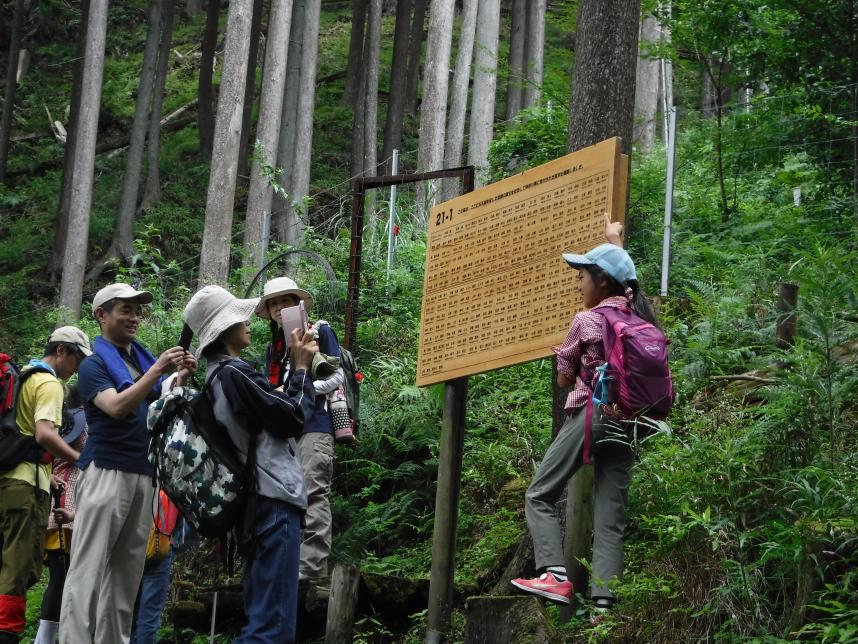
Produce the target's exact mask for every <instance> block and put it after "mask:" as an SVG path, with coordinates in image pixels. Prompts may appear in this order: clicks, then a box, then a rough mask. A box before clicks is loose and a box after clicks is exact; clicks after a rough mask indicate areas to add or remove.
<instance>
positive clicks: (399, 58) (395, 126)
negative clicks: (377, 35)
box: [381, 0, 413, 173]
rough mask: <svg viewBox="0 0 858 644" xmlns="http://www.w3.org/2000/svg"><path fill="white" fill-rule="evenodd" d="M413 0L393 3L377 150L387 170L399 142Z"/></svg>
mask: <svg viewBox="0 0 858 644" xmlns="http://www.w3.org/2000/svg"><path fill="white" fill-rule="evenodd" d="M412 5H413V0H400V1H399V2H398V3H397V4H396V28H395V31H394V34H393V62H392V64H391V67H390V92H389V93H388V95H387V117H386V118H385V121H384V148H383V149H382V152H381V159H382V163H384V164H385V167H384V170H383V172H385V173H388V172H390V171H391V162H392V161H391V157H392V156H393V151H394V150H396V149H398V148H399V147H400V146H401V145H402V121H403V118H404V117H405V84H406V80H407V78H406V71H407V69H408V33H409V31H410V29H411V7H412Z"/></svg>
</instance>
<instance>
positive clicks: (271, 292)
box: [256, 277, 313, 320]
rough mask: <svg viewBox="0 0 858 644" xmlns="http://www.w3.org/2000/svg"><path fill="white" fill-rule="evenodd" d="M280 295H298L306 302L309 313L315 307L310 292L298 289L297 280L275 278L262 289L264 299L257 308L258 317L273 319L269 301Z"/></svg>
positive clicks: (305, 305) (305, 306)
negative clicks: (269, 310)
mask: <svg viewBox="0 0 858 644" xmlns="http://www.w3.org/2000/svg"><path fill="white" fill-rule="evenodd" d="M278 295H297V296H298V299H300V300H301V301H302V302H304V308H305V309H307V310H308V311H309V310H310V308H312V306H313V296H312V295H310V291H305V290H304V289H303V288H298V285H297V284H296V283H295V280H293V279H291V278H288V277H275V278H274V279H273V280H268V281H267V282H265V286H264V287H263V289H262V298H261V299H260V300H259V305H258V306H257V307H256V315H258V316H259V317H261V318H264V319H266V320H270V319H271V315H270V314H269V313H268V300H271V299H273V298H275V297H277V296H278Z"/></svg>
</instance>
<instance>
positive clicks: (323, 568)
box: [298, 432, 334, 579]
mask: <svg viewBox="0 0 858 644" xmlns="http://www.w3.org/2000/svg"><path fill="white" fill-rule="evenodd" d="M298 450H299V451H300V453H301V466H302V468H303V470H304V482H305V484H306V485H307V514H306V516H305V517H304V530H303V531H302V532H301V566H300V569H299V578H300V579H319V578H325V577H327V576H328V555H329V554H330V553H331V498H330V497H331V478H332V477H333V475H334V437H333V436H332V435H331V434H325V433H322V432H309V433H307V434H303V435H302V436H301V437H300V438H299V439H298Z"/></svg>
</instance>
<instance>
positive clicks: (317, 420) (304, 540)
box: [256, 277, 345, 587]
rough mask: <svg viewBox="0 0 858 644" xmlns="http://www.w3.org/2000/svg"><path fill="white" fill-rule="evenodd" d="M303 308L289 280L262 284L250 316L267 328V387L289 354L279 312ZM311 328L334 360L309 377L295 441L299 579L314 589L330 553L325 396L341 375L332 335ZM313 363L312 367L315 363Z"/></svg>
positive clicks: (330, 445) (330, 471) (329, 438)
mask: <svg viewBox="0 0 858 644" xmlns="http://www.w3.org/2000/svg"><path fill="white" fill-rule="evenodd" d="M299 302H303V303H304V306H305V308H306V309H308V310H309V309H310V307H312V305H313V297H312V296H311V295H310V293H309V292H308V291H306V290H304V289H302V288H300V287H299V286H298V285H297V284H296V283H295V282H294V281H293V280H292V279H290V278H289V277H277V278H275V279H272V280H269V281H268V282H266V284H265V286H264V287H263V290H262V298H261V299H260V301H259V305H258V306H257V307H256V313H257V314H258V315H259V316H260V317H261V318H263V319H265V320H269V321H270V322H271V344H269V345H268V350H267V352H266V356H265V374H266V376H267V377H268V381H269V382H270V383H271V384H273V385H280V384H282V383H283V376H284V373H285V372H286V371H287V370H288V365H289V362H290V361H291V354H290V353H289V352H288V351H287V348H286V338H285V337H284V332H283V327H282V320H281V312H282V311H283V309H284V308H287V307H291V306H297V305H298V304H299ZM313 328H314V329H315V330H316V333H317V335H318V343H319V353H320V354H324V356H325V357H327V358H329V359H330V358H333V359H335V360H336V363H337V364H336V367H335V368H334V370H333V373H332V374H330V375H328V376H327V377H324V378H323V377H321V376H320V375H319V374H318V373H314V380H313V387H314V389H315V390H316V400H315V405H314V409H313V415H312V417H311V418H309V419H307V421H306V422H305V423H304V431H303V433H302V434H301V436H300V438H298V449H299V450H300V454H301V465H302V467H303V468H304V480H305V482H306V484H307V504H308V507H307V516H306V517H305V519H304V531H303V533H302V536H301V568H300V579H301V580H307V581H308V582H309V583H312V584H314V585H316V586H323V587H325V586H328V585H329V583H328V557H329V555H330V553H331V537H332V535H331V533H332V530H331V523H332V518H331V500H330V493H331V480H332V478H333V475H334V431H333V426H332V423H331V415H330V413H329V410H328V396H329V395H335V394H336V393H337V392H338V391H342V390H341V388H342V386H343V381H344V378H345V377H344V374H343V369H342V367H340V366H339V359H340V355H341V352H340V344H339V342H338V340H337V335H336V333H334V331H333V329H331V327H330V325H329V324H328V323H327V322H325V321H324V320H320V321H318V322H317V323H316V324H315V325H313ZM317 362H318V361H317Z"/></svg>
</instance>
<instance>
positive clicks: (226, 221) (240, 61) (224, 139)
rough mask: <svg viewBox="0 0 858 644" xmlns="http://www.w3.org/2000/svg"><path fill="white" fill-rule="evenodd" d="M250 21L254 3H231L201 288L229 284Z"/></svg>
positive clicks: (242, 0) (234, 0)
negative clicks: (206, 285) (208, 285)
mask: <svg viewBox="0 0 858 644" xmlns="http://www.w3.org/2000/svg"><path fill="white" fill-rule="evenodd" d="M252 18H253V0H232V2H230V4H229V14H228V18H227V24H226V43H225V45H224V52H223V73H222V74H221V83H220V99H219V100H218V104H217V118H216V119H215V132H214V145H213V146H212V164H211V173H210V174H209V188H208V194H207V196H206V219H205V230H204V231H203V246H202V250H201V252H200V271H199V282H200V285H201V286H202V285H205V284H212V283H213V284H222V285H224V284H226V283H227V279H228V278H229V252H230V242H231V240H232V215H233V208H234V207H235V181H236V178H237V175H238V143H239V139H240V138H241V113H242V109H243V107H244V83H245V80H246V79H247V55H248V51H249V49H250V23H251V21H252Z"/></svg>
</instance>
